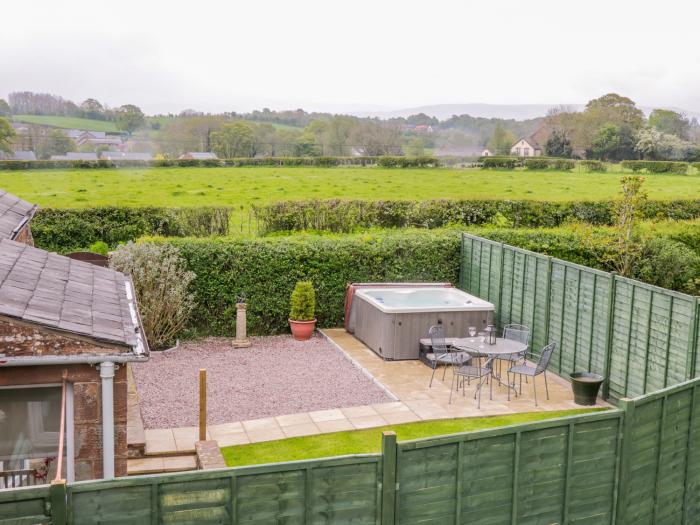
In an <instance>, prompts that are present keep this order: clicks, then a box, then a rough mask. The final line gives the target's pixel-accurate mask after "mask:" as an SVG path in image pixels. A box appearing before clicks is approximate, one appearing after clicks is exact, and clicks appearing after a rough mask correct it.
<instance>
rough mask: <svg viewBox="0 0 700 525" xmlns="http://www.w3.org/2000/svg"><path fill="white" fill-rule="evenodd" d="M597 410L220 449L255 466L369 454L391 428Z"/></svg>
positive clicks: (470, 427) (435, 430) (231, 459)
mask: <svg viewBox="0 0 700 525" xmlns="http://www.w3.org/2000/svg"><path fill="white" fill-rule="evenodd" d="M598 410H600V409H595V408H594V409H579V410H561V411H555V412H526V413H523V414H511V415H508V416H491V417H467V418H457V419H441V420H435V421H421V422H419V423H405V424H402V425H391V426H387V427H379V428H371V429H368V430H352V431H348V432H335V433H332V434H321V435H317V436H306V437H298V438H289V439H281V440H278V441H264V442H262V443H254V444H251V445H238V446H233V447H225V448H222V449H221V452H222V453H223V455H224V459H225V460H226V465H228V466H229V467H235V466H240V465H257V464H260V463H276V462H279V461H298V460H302V459H312V458H324V457H332V456H344V455H347V454H369V453H373V452H379V451H380V450H381V439H382V432H383V431H385V430H393V431H395V432H396V437H397V439H399V440H400V441H406V440H409V439H420V438H425V437H430V436H441V435H447V434H455V433H458V432H471V431H474V430H483V429H485V428H494V427H501V426H506V425H513V424H516V423H526V422H530V421H541V420H543V419H552V418H557V417H565V416H573V415H577V414H585V413H587V412H595V411H598Z"/></svg>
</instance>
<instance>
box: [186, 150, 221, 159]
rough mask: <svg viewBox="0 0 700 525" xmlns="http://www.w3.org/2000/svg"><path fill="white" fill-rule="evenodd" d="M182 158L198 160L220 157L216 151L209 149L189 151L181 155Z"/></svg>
mask: <svg viewBox="0 0 700 525" xmlns="http://www.w3.org/2000/svg"><path fill="white" fill-rule="evenodd" d="M180 158H181V159H196V160H206V159H218V158H219V157H217V156H216V154H214V153H210V152H208V151H188V152H187V153H185V154H183V155H180Z"/></svg>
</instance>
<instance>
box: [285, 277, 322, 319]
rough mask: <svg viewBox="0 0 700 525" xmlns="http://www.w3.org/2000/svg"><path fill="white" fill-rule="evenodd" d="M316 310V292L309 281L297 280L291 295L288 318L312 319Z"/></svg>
mask: <svg viewBox="0 0 700 525" xmlns="http://www.w3.org/2000/svg"><path fill="white" fill-rule="evenodd" d="M315 311H316V292H314V285H313V283H311V282H309V281H299V282H297V284H296V286H295V287H294V291H293V292H292V297H291V309H290V311H289V318H290V319H291V320H292V321H313V320H314V313H315Z"/></svg>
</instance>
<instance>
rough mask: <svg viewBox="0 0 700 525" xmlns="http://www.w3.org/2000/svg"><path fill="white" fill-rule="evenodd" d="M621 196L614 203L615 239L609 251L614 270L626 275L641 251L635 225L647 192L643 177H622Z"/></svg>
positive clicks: (630, 270)
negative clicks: (644, 187)
mask: <svg viewBox="0 0 700 525" xmlns="http://www.w3.org/2000/svg"><path fill="white" fill-rule="evenodd" d="M620 183H621V194H622V195H621V198H620V200H618V201H617V202H616V203H615V223H614V225H613V226H614V228H615V240H614V245H613V250H611V251H610V254H611V257H612V260H611V262H612V264H613V266H614V268H615V270H616V271H617V272H618V273H619V274H620V275H622V276H623V277H628V276H630V275H631V274H632V271H633V270H634V266H633V265H634V263H635V262H636V261H638V259H639V254H640V251H641V244H640V242H639V239H638V236H637V232H636V225H637V222H638V220H639V216H640V214H641V210H642V206H643V205H644V203H645V202H646V200H647V194H646V192H645V191H644V189H643V188H642V186H643V184H644V177H638V176H626V177H622V180H621V181H620Z"/></svg>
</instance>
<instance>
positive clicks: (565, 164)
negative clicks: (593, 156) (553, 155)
mask: <svg viewBox="0 0 700 525" xmlns="http://www.w3.org/2000/svg"><path fill="white" fill-rule="evenodd" d="M549 162H550V165H551V166H552V167H553V168H554V169H555V170H559V171H570V170H572V169H574V168H575V167H576V161H574V160H571V159H554V160H551V161H549Z"/></svg>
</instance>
